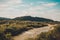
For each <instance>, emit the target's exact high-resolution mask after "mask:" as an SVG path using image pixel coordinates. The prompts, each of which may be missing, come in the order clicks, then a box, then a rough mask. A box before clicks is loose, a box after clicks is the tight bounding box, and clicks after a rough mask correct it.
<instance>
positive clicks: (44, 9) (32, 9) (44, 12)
mask: <svg viewBox="0 0 60 40" xmlns="http://www.w3.org/2000/svg"><path fill="white" fill-rule="evenodd" d="M22 3H23V2H22V0H9V1H8V2H6V3H4V4H0V16H2V15H3V16H4V17H10V18H12V17H17V16H23V15H32V16H39V17H46V18H50V19H54V20H56V19H57V20H60V19H59V18H58V17H59V15H60V14H59V13H60V10H58V9H51V10H48V9H50V8H51V7H54V6H56V5H57V3H44V2H41V4H40V5H37V6H32V5H34V3H31V4H30V5H29V4H22ZM23 7H24V8H23ZM17 8H19V9H17ZM21 8H22V9H21Z"/></svg>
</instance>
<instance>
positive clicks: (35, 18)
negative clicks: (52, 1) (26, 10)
mask: <svg viewBox="0 0 60 40" xmlns="http://www.w3.org/2000/svg"><path fill="white" fill-rule="evenodd" d="M13 20H21V21H40V22H53V20H51V19H46V18H41V17H31V16H22V17H16V18H14V19H13Z"/></svg>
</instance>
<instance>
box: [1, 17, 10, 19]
mask: <svg viewBox="0 0 60 40" xmlns="http://www.w3.org/2000/svg"><path fill="white" fill-rule="evenodd" d="M0 20H10V18H5V17H0Z"/></svg>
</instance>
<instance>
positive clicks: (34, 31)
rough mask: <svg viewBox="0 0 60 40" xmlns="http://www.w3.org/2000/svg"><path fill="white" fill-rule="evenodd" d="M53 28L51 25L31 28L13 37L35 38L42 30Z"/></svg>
mask: <svg viewBox="0 0 60 40" xmlns="http://www.w3.org/2000/svg"><path fill="white" fill-rule="evenodd" d="M50 29H51V28H50V27H42V28H34V29H31V30H28V31H26V32H24V33H22V34H20V35H19V36H15V37H13V39H14V40H25V39H27V38H34V37H36V36H37V35H39V34H40V33H41V32H48V31H49V30H50Z"/></svg>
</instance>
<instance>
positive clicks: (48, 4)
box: [42, 3, 57, 7]
mask: <svg viewBox="0 0 60 40" xmlns="http://www.w3.org/2000/svg"><path fill="white" fill-rule="evenodd" d="M42 5H43V6H46V7H53V6H56V5H57V3H45V4H42Z"/></svg>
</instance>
